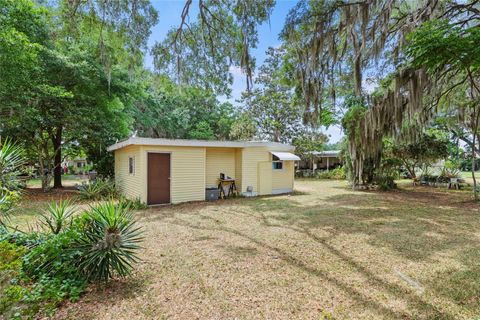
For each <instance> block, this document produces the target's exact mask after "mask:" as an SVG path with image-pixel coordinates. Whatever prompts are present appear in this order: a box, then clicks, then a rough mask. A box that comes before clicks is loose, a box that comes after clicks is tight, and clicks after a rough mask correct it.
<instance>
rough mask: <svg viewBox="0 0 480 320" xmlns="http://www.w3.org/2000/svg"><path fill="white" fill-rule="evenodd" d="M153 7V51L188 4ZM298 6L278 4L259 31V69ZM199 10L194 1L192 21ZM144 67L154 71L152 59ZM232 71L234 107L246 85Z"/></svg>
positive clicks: (175, 0)
mask: <svg viewBox="0 0 480 320" xmlns="http://www.w3.org/2000/svg"><path fill="white" fill-rule="evenodd" d="M152 4H153V6H154V7H155V9H157V11H158V13H159V22H158V24H157V25H156V26H155V27H154V28H153V30H152V35H151V36H150V39H149V43H148V45H149V47H150V48H151V47H152V46H153V45H154V44H155V42H157V41H162V40H163V39H164V38H165V36H166V34H167V32H168V30H170V28H172V27H173V26H178V24H179V23H180V15H181V13H182V9H183V7H184V5H185V1H184V0H152ZM295 4H296V1H291V0H283V1H282V0H277V2H276V5H275V8H274V10H273V12H272V15H271V16H270V21H269V22H266V23H264V24H263V25H261V26H260V27H259V29H258V39H259V43H258V47H257V48H255V49H253V50H252V54H253V55H254V56H255V58H256V59H257V66H260V65H261V64H262V63H263V61H264V60H265V51H266V50H267V49H268V47H276V46H278V45H279V44H280V40H279V39H278V35H279V33H280V31H281V30H282V28H283V24H284V22H285V18H286V16H287V14H288V12H289V11H290V9H291V8H293V6H295ZM197 7H198V2H196V1H195V0H194V1H193V4H192V7H191V9H190V17H191V19H195V17H196V15H197V13H198V10H197ZM145 65H146V67H148V68H150V69H153V59H152V57H151V56H147V57H146V58H145ZM231 71H232V74H233V77H234V82H233V85H232V98H231V99H230V101H231V102H233V103H234V102H235V100H236V99H238V98H239V97H240V94H241V92H242V91H244V90H245V87H246V82H245V76H244V75H242V74H241V72H240V70H238V69H235V68H232V69H231ZM325 133H327V134H328V135H330V142H332V143H333V142H337V141H338V140H339V139H340V138H341V137H342V133H341V131H340V129H339V128H338V127H331V128H329V129H328V130H325Z"/></svg>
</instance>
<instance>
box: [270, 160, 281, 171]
mask: <svg viewBox="0 0 480 320" xmlns="http://www.w3.org/2000/svg"><path fill="white" fill-rule="evenodd" d="M272 168H273V170H282V169H283V161H275V162H272Z"/></svg>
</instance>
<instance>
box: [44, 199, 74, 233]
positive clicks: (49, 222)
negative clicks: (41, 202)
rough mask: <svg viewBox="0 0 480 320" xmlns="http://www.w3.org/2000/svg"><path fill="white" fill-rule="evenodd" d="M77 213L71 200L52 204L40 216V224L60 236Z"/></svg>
mask: <svg viewBox="0 0 480 320" xmlns="http://www.w3.org/2000/svg"><path fill="white" fill-rule="evenodd" d="M74 213H75V207H74V206H73V205H72V202H71V201H70V200H68V199H67V200H60V201H58V202H55V201H53V202H51V203H50V204H49V205H48V207H47V209H46V210H44V212H42V213H41V214H40V219H39V221H40V223H41V224H42V225H43V226H45V227H46V228H48V229H49V230H50V231H51V232H52V233H54V234H58V233H59V232H60V231H62V230H63V228H65V226H66V225H67V223H68V222H69V221H70V220H71V217H72V216H73V214H74Z"/></svg>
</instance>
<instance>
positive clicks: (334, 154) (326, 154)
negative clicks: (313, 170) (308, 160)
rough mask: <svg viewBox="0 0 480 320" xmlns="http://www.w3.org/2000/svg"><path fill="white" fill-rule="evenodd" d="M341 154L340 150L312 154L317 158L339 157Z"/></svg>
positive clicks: (313, 152)
mask: <svg viewBox="0 0 480 320" xmlns="http://www.w3.org/2000/svg"><path fill="white" fill-rule="evenodd" d="M340 152H341V151H340V150H329V151H312V154H313V155H315V156H317V157H338V156H339V155H340Z"/></svg>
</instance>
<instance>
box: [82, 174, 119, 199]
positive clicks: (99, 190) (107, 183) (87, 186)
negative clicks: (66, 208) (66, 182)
mask: <svg viewBox="0 0 480 320" xmlns="http://www.w3.org/2000/svg"><path fill="white" fill-rule="evenodd" d="M78 190H79V192H80V198H81V199H83V200H99V199H105V198H116V197H117V196H118V192H117V189H116V187H115V183H114V182H113V181H112V180H109V179H100V178H98V179H97V180H95V181H93V182H89V183H83V184H82V185H80V187H79V188H78Z"/></svg>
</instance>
